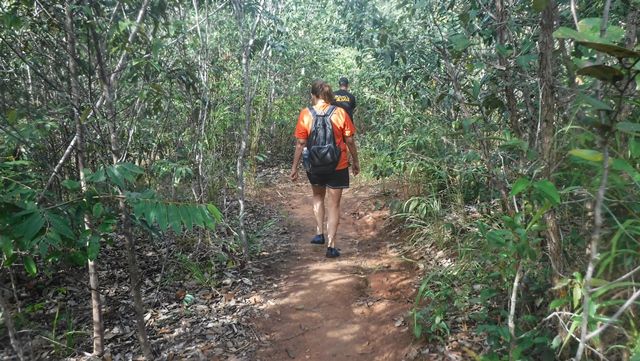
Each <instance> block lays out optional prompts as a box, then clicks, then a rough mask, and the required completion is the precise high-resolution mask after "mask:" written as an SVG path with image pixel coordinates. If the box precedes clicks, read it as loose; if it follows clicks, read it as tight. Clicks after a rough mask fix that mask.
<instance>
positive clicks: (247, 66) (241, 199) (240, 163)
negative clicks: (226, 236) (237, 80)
mask: <svg viewBox="0 0 640 361" xmlns="http://www.w3.org/2000/svg"><path fill="white" fill-rule="evenodd" d="M263 5H264V0H262V1H261V2H260V5H259V6H258V8H259V12H258V15H257V16H256V19H255V22H254V23H253V25H252V27H251V28H249V29H248V30H245V25H244V24H245V19H244V15H245V14H244V5H243V4H242V2H241V1H238V0H235V1H233V10H234V13H235V16H236V22H237V25H238V28H239V30H240V32H241V33H243V32H244V33H246V38H245V39H244V41H243V44H242V86H243V90H244V122H243V123H242V131H241V135H240V146H239V148H238V158H237V161H236V176H237V178H238V188H237V190H238V203H239V205H240V211H239V215H238V223H239V225H238V227H239V229H238V234H239V236H240V242H241V244H242V255H243V260H244V262H245V264H246V263H247V262H248V261H249V241H248V240H247V234H246V230H245V217H246V209H245V177H244V166H245V154H246V151H247V143H248V141H249V131H250V127H251V113H252V112H253V104H252V102H253V96H252V92H251V59H250V58H249V56H250V54H251V49H252V48H253V43H254V40H255V35H256V30H257V28H258V24H259V23H260V18H261V16H262V6H263Z"/></svg>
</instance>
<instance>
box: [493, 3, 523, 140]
mask: <svg viewBox="0 0 640 361" xmlns="http://www.w3.org/2000/svg"><path fill="white" fill-rule="evenodd" d="M495 5H496V17H497V23H498V27H497V29H496V32H497V36H498V44H499V45H502V46H505V45H506V38H507V32H506V29H507V12H506V10H505V6H504V0H496V2H495ZM498 64H499V65H500V67H501V68H502V69H501V72H502V80H503V82H504V84H505V85H504V96H505V99H506V100H507V110H508V111H509V123H510V125H511V130H512V131H513V132H514V133H515V135H516V137H518V138H520V137H521V136H522V131H521V130H520V124H518V120H519V116H518V103H517V101H516V95H515V92H514V89H513V86H511V82H512V80H513V79H512V78H511V71H510V69H509V62H508V61H507V58H506V57H505V56H504V55H502V54H501V53H500V52H498Z"/></svg>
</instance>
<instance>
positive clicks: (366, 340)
mask: <svg viewBox="0 0 640 361" xmlns="http://www.w3.org/2000/svg"><path fill="white" fill-rule="evenodd" d="M352 183H355V184H352V187H351V189H349V190H346V191H345V192H344V195H343V198H342V209H341V211H342V212H341V213H342V214H341V224H340V228H339V237H338V241H337V247H338V248H340V249H341V253H342V255H341V256H340V257H339V258H337V259H327V258H326V257H325V250H326V249H325V246H316V245H311V244H310V243H309V240H310V239H311V237H312V236H313V234H314V231H315V227H314V221H313V217H312V210H311V205H310V202H311V195H310V188H309V185H308V183H307V182H306V178H305V179H302V180H300V181H299V182H296V183H291V182H288V181H286V179H285V178H284V177H282V179H280V182H278V183H277V185H274V186H272V187H269V188H267V189H270V192H269V194H262V195H261V196H260V198H261V199H262V201H264V202H268V203H270V204H271V205H274V204H277V205H278V206H279V207H280V209H281V210H282V211H283V212H285V213H286V215H287V220H288V223H289V224H288V229H289V230H290V232H292V237H293V238H292V239H293V240H294V241H293V242H292V244H291V247H292V250H291V255H290V257H288V258H287V259H286V260H283V262H282V263H280V264H278V265H277V266H275V267H272V268H271V269H268V270H266V272H269V273H272V275H273V276H274V279H275V280H276V281H275V283H274V285H272V287H273V291H272V294H271V295H270V298H271V302H269V305H268V307H267V308H266V309H265V317H264V318H262V319H259V320H256V328H257V330H258V331H259V334H260V335H262V341H263V346H262V347H260V348H259V349H258V351H257V353H256V360H260V361H282V360H290V359H296V360H317V361H324V360H363V361H364V360H367V361H372V360H390V361H391V360H392V361H400V360H414V359H417V358H419V357H418V355H417V350H418V349H419V348H418V345H414V344H413V340H412V335H411V331H410V330H409V325H408V322H407V320H406V318H407V312H408V310H409V309H410V307H411V302H412V300H413V296H414V293H415V287H414V283H415V279H414V278H415V276H416V275H415V272H414V268H413V265H411V264H407V263H405V262H401V261H400V259H399V258H398V257H397V256H396V255H395V252H394V250H393V247H392V241H393V240H392V238H391V237H392V236H390V235H389V234H386V233H385V232H386V231H387V230H385V229H384V228H383V224H384V223H385V220H386V219H387V217H388V211H387V209H386V207H382V205H383V203H382V202H381V201H380V200H378V198H376V197H377V196H380V194H379V192H378V191H377V189H376V188H375V187H373V188H372V187H370V186H368V185H364V184H358V182H357V180H356V181H355V182H354V179H352ZM289 195H291V196H289ZM381 208H382V209H381Z"/></svg>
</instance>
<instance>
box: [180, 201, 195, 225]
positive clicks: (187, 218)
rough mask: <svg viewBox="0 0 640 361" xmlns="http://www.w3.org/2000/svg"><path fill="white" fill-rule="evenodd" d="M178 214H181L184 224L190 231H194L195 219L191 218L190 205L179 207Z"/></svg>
mask: <svg viewBox="0 0 640 361" xmlns="http://www.w3.org/2000/svg"><path fill="white" fill-rule="evenodd" d="M178 212H179V213H180V220H181V221H182V224H183V225H184V226H185V227H186V228H187V229H188V230H192V229H193V219H192V217H191V214H190V213H189V206H188V205H181V206H179V207H178Z"/></svg>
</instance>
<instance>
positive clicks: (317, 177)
mask: <svg viewBox="0 0 640 361" xmlns="http://www.w3.org/2000/svg"><path fill="white" fill-rule="evenodd" d="M307 178H309V183H311V185H314V186H317V187H329V188H336V189H340V188H349V168H345V169H340V170H337V171H335V172H333V173H329V174H311V173H309V172H307Z"/></svg>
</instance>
